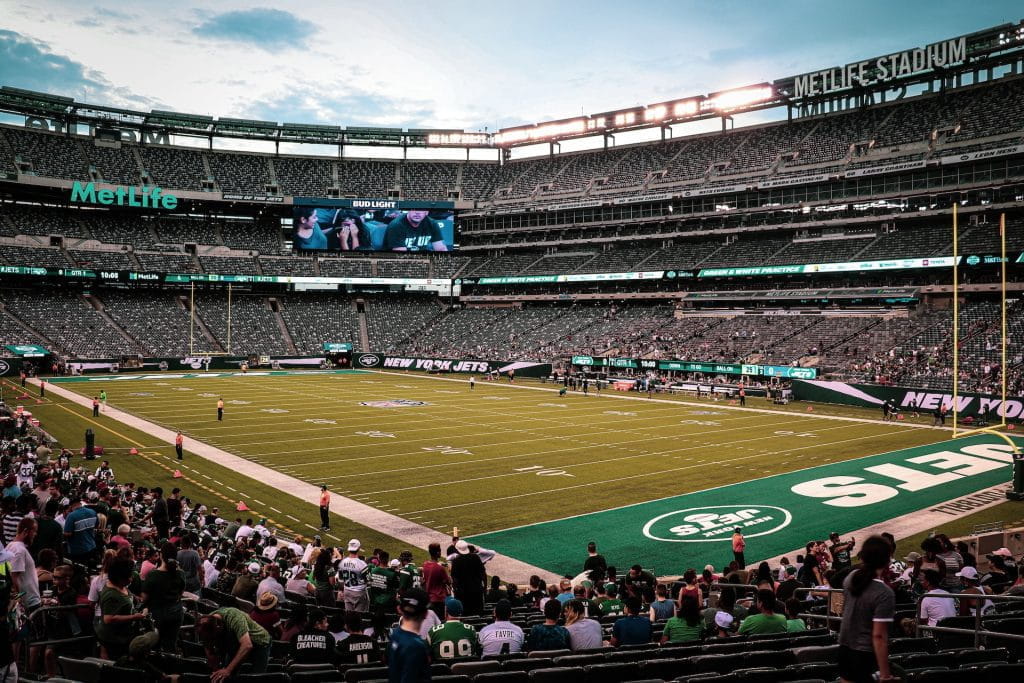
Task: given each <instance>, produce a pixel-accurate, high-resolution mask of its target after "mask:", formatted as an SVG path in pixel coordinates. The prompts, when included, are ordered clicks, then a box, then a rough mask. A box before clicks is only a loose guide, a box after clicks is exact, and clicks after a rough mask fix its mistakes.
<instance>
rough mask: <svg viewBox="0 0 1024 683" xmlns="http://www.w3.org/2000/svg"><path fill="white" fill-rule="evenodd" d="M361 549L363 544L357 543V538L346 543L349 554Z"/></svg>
mask: <svg viewBox="0 0 1024 683" xmlns="http://www.w3.org/2000/svg"><path fill="white" fill-rule="evenodd" d="M362 547H363V544H362V543H360V542H359V539H358V538H353V539H352V540H351V541H349V542H348V551H349V552H350V553H354V552H356V551H357V550H359V549H360V548H362Z"/></svg>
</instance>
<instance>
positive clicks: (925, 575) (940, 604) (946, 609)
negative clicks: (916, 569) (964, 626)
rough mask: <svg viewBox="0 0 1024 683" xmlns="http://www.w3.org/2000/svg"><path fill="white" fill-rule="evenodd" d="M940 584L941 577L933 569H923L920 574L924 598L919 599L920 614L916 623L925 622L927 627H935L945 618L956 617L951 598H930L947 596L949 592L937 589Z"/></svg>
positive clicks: (954, 606) (954, 604)
mask: <svg viewBox="0 0 1024 683" xmlns="http://www.w3.org/2000/svg"><path fill="white" fill-rule="evenodd" d="M940 583H942V576H941V575H940V574H939V572H938V571H936V570H935V569H925V570H924V571H923V572H921V585H922V586H923V587H924V590H925V596H924V597H923V598H922V599H921V613H920V614H919V615H918V621H920V622H927V623H928V625H929V626H935V625H936V624H938V623H939V622H940V621H942V620H943V619H945V618H946V617H955V616H956V603H955V602H954V601H953V599H951V598H932V597H928V596H930V595H949V591H944V590H942V589H941V588H939V584H940Z"/></svg>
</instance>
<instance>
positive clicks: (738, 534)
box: [732, 527, 747, 569]
mask: <svg viewBox="0 0 1024 683" xmlns="http://www.w3.org/2000/svg"><path fill="white" fill-rule="evenodd" d="M746 547H747V541H746V539H744V538H743V530H742V529H740V528H739V527H736V528H735V529H733V530H732V556H733V559H734V560H736V566H737V567H738V568H739V569H746V568H747V563H746V560H745V559H744V555H743V551H744V550H746Z"/></svg>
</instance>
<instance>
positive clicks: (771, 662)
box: [741, 642, 796, 669]
mask: <svg viewBox="0 0 1024 683" xmlns="http://www.w3.org/2000/svg"><path fill="white" fill-rule="evenodd" d="M758 645H760V642H759V643H758ZM741 661H742V665H743V666H744V667H751V668H754V667H756V668H759V669H764V668H772V669H782V668H784V667H787V666H789V665H790V664H795V663H796V655H795V653H794V652H793V651H791V650H754V651H752V652H747V653H746V654H744V655H743V659H742V660H741Z"/></svg>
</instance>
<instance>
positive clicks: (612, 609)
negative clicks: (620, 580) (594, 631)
mask: <svg viewBox="0 0 1024 683" xmlns="http://www.w3.org/2000/svg"><path fill="white" fill-rule="evenodd" d="M605 592H606V593H607V595H608V597H606V598H605V599H604V600H600V601H599V602H598V604H597V606H598V607H599V608H601V616H602V617H621V616H622V615H624V614H625V613H626V606H625V604H623V602H622V600H619V599H618V598H617V597H616V596H617V595H618V594H619V589H618V587H617V586H615V585H614V584H612V585H609V586H606V587H605Z"/></svg>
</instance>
